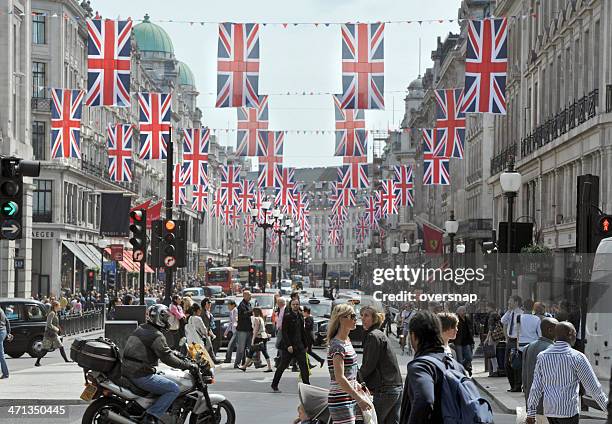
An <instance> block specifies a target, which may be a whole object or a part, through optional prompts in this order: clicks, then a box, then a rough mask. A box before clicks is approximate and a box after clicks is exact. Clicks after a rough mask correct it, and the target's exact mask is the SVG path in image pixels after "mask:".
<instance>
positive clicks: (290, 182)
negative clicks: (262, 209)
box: [276, 168, 295, 206]
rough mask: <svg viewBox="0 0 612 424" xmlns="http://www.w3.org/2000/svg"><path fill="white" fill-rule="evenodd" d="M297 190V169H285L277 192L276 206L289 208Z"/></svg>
mask: <svg viewBox="0 0 612 424" xmlns="http://www.w3.org/2000/svg"><path fill="white" fill-rule="evenodd" d="M294 188H295V168H283V170H282V171H281V176H280V181H279V188H278V189H277V190H276V204H277V205H281V206H287V205H288V204H289V203H290V202H291V201H292V198H291V196H292V194H293V189H294Z"/></svg>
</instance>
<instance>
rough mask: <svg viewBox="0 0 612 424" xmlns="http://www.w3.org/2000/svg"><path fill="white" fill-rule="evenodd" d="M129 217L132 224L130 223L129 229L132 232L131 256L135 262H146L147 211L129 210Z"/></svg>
mask: <svg viewBox="0 0 612 424" xmlns="http://www.w3.org/2000/svg"><path fill="white" fill-rule="evenodd" d="M130 218H131V219H132V225H130V231H131V232H132V238H130V244H131V245H132V257H133V259H134V261H136V262H141V261H145V262H146V253H147V211H146V209H137V210H134V211H132V212H130Z"/></svg>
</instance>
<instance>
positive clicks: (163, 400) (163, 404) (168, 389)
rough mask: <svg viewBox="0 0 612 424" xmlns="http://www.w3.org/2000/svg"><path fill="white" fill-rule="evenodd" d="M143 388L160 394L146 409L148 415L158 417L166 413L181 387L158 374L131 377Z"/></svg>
mask: <svg viewBox="0 0 612 424" xmlns="http://www.w3.org/2000/svg"><path fill="white" fill-rule="evenodd" d="M131 380H132V381H133V382H134V384H135V385H137V386H138V387H140V388H141V389H143V390H146V391H148V392H151V393H153V394H155V395H160V396H159V397H158V398H157V400H156V401H155V403H154V404H153V405H151V407H149V409H147V413H148V414H149V415H153V416H154V417H157V418H160V417H161V416H162V415H164V414H165V413H166V411H167V410H168V408H169V407H170V405H172V402H174V400H175V399H176V398H177V397H178V395H179V393H180V392H181V389H180V388H179V386H178V384H176V383H175V382H174V381H172V380H170V379H168V378H166V377H164V376H163V375H159V374H151V375H145V376H144V377H137V378H132V379H131Z"/></svg>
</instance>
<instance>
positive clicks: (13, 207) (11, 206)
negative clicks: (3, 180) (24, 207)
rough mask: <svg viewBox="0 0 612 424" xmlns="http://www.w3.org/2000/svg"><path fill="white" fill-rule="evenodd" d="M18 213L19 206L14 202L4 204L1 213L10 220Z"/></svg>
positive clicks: (0, 209)
mask: <svg viewBox="0 0 612 424" xmlns="http://www.w3.org/2000/svg"><path fill="white" fill-rule="evenodd" d="M17 212H19V205H17V202H13V201H12V200H11V201H8V202H4V203H3V204H2V207H0V213H2V215H3V216H6V217H9V218H12V217H13V216H15V215H17Z"/></svg>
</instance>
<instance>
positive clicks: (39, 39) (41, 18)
mask: <svg viewBox="0 0 612 424" xmlns="http://www.w3.org/2000/svg"><path fill="white" fill-rule="evenodd" d="M45 19H46V17H45V15H43V14H42V13H34V16H32V43H34V44H46V38H45V29H46V28H45V26H46V21H45Z"/></svg>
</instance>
